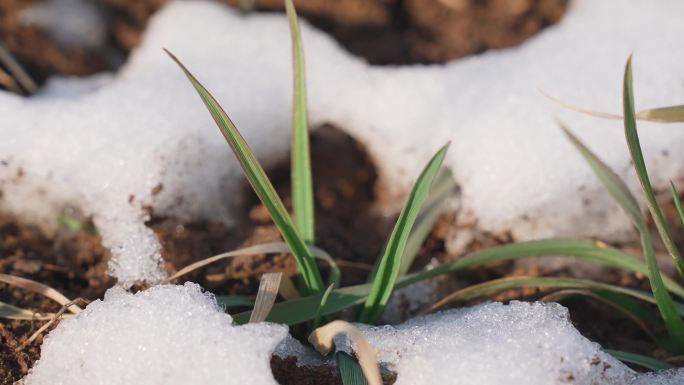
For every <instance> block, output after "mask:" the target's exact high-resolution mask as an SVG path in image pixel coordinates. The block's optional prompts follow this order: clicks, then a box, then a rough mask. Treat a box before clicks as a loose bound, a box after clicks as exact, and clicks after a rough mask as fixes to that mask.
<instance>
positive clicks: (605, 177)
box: [561, 124, 644, 227]
mask: <svg viewBox="0 0 684 385" xmlns="http://www.w3.org/2000/svg"><path fill="white" fill-rule="evenodd" d="M561 128H562V129H563V132H565V135H566V136H567V137H568V139H570V142H571V143H572V144H573V145H574V146H575V148H576V149H577V150H578V151H579V152H580V154H581V155H582V157H584V159H585V160H586V161H587V163H589V166H591V168H592V170H593V171H594V173H595V174H596V176H597V177H598V178H599V180H600V181H601V183H603V185H604V187H605V188H606V189H607V190H608V192H609V193H610V195H612V196H613V199H615V201H616V202H617V203H618V204H619V205H620V206H621V207H622V209H623V210H624V211H625V212H626V213H627V215H628V216H629V219H630V220H631V221H632V222H633V223H635V224H637V227H639V224H640V223H642V222H644V216H643V214H642V213H641V209H640V208H639V204H638V203H637V201H636V199H635V198H634V195H632V192H631V191H629V188H627V185H625V184H624V182H622V180H621V179H620V177H619V176H617V174H615V173H614V172H613V170H611V169H610V167H608V166H606V165H605V164H604V163H603V161H602V160H601V159H599V158H598V157H597V156H596V155H594V153H593V152H592V151H591V150H589V148H588V147H587V146H585V145H584V143H582V142H581V141H580V140H579V139H578V138H577V137H576V136H575V135H574V134H573V133H572V132H571V131H570V130H569V129H568V128H567V127H565V126H563V125H562V124H561Z"/></svg>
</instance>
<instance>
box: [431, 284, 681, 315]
mask: <svg viewBox="0 0 684 385" xmlns="http://www.w3.org/2000/svg"><path fill="white" fill-rule="evenodd" d="M526 287H536V288H540V289H541V288H549V289H584V290H592V291H593V290H602V291H607V292H612V293H620V294H624V295H627V296H630V297H633V298H637V299H639V300H642V301H646V302H650V303H654V302H656V300H655V299H654V298H653V297H652V296H650V295H649V294H648V293H645V292H642V291H639V290H633V289H628V288H625V287H622V286H616V285H610V284H607V283H601V282H595V281H591V280H584V279H576V278H561V277H525V276H519V277H505V278H499V279H493V280H491V281H487V282H483V283H480V284H477V285H472V286H468V287H466V288H464V289H461V290H458V291H456V292H454V293H451V294H449V295H448V296H446V297H444V298H442V299H440V300H439V301H437V302H436V303H435V304H433V305H432V306H430V307H429V308H427V309H425V310H424V311H422V312H421V314H424V313H429V312H433V311H436V310H438V309H441V308H443V307H444V306H446V305H448V304H450V303H456V302H465V301H469V300H472V299H476V298H480V297H484V296H487V295H490V294H493V293H497V292H501V291H504V290H510V289H520V288H526ZM681 310H682V311H684V308H683V309H681Z"/></svg>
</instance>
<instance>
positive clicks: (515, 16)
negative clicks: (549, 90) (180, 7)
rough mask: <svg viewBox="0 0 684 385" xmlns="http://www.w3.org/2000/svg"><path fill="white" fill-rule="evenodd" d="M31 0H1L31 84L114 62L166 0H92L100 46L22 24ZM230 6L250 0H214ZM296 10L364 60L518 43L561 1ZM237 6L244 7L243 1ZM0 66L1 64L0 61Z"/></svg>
mask: <svg viewBox="0 0 684 385" xmlns="http://www.w3.org/2000/svg"><path fill="white" fill-rule="evenodd" d="M32 1H33V0H0V42H2V43H3V44H4V45H5V46H6V47H7V48H8V50H9V51H10V52H11V53H12V54H13V55H14V56H16V58H17V59H18V60H19V62H20V63H21V64H22V65H23V66H24V67H26V69H27V71H28V72H29V73H30V75H31V76H32V77H34V78H35V79H36V80H37V81H38V83H42V82H43V81H44V80H45V79H46V78H47V77H48V76H49V75H51V74H64V75H77V76H81V75H89V74H93V73H96V72H99V71H103V70H112V69H115V68H116V67H117V66H118V65H120V63H121V62H122V61H123V58H124V57H125V55H127V53H128V52H129V51H130V50H131V49H132V48H134V47H135V46H137V45H138V44H139V42H140V38H141V35H142V32H143V31H144V29H145V26H146V24H147V21H148V20H149V18H150V17H151V16H152V15H153V14H154V12H155V11H157V10H158V9H159V8H161V7H162V6H163V5H164V4H165V3H166V1H167V0H98V1H97V3H98V4H99V5H100V6H101V7H102V9H103V11H104V12H105V13H106V15H107V26H106V27H107V33H108V41H107V42H106V45H105V46H103V47H90V48H84V47H75V46H64V45H62V44H58V43H57V42H55V41H54V40H53V39H52V38H51V37H50V36H49V34H48V33H46V32H45V31H43V30H41V29H39V28H36V27H32V26H27V25H24V24H22V23H21V22H20V21H19V17H18V15H19V12H20V10H21V9H22V8H23V7H25V6H26V5H27V4H29V3H31V2H32ZM219 1H224V2H226V3H228V4H230V5H232V6H240V5H244V4H249V3H252V1H249V0H219ZM295 4H296V6H297V8H298V10H299V12H300V13H301V15H302V16H303V17H304V18H306V19H308V20H309V21H310V22H311V23H312V24H313V25H315V26H316V27H318V28H320V29H322V30H324V31H326V32H328V33H330V34H331V35H332V36H333V37H335V38H336V39H337V41H338V42H340V44H341V45H342V46H344V47H346V48H347V49H348V50H349V51H350V52H351V53H353V54H355V55H357V56H360V57H363V58H365V59H366V60H367V61H368V62H369V63H372V64H378V65H385V64H411V63H441V62H445V61H448V60H451V59H455V58H459V57H463V56H467V55H471V54H474V53H480V52H483V51H486V50H488V49H496V48H504V47H511V46H515V45H517V44H520V43H522V42H523V41H525V40H526V39H528V38H529V37H530V36H533V35H534V34H536V33H537V32H538V31H539V30H541V29H542V28H544V27H546V26H548V25H550V24H553V23H555V22H557V21H558V20H559V19H560V18H561V17H562V16H563V14H564V12H565V9H566V7H567V0H513V1H509V0H477V1H475V0H336V1H329V0H298V1H295ZM243 8H244V7H243ZM248 8H250V10H251V11H259V12H275V11H277V12H282V10H283V1H282V0H255V1H253V6H250V7H248ZM0 68H1V66H0Z"/></svg>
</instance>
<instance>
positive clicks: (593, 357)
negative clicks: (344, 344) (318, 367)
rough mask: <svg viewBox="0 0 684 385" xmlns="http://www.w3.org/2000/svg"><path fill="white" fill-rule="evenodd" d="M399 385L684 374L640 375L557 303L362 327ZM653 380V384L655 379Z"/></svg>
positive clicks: (665, 384)
mask: <svg viewBox="0 0 684 385" xmlns="http://www.w3.org/2000/svg"><path fill="white" fill-rule="evenodd" d="M360 327H361V330H362V332H363V333H364V334H365V335H366V337H367V338H368V340H369V342H370V344H371V345H372V346H373V348H374V349H375V350H376V352H377V354H378V359H379V361H380V362H382V363H383V364H384V365H385V366H386V367H387V368H388V369H389V370H392V371H394V372H396V373H397V381H396V383H395V384H396V385H404V384H410V385H423V384H425V385H427V384H459V385H471V384H472V385H500V384H526V385H552V384H558V385H560V384H573V385H628V384H633V385H637V384H639V385H641V384H646V383H648V384H659V385H677V384H681V383H682V380H683V379H684V370H680V371H678V372H677V371H672V372H658V373H654V374H648V375H637V374H636V373H635V372H634V371H632V370H631V369H629V368H628V367H627V366H625V365H624V364H622V363H621V362H619V361H617V360H616V359H615V358H613V357H612V356H610V355H608V354H607V353H605V352H604V351H602V350H601V347H600V346H599V345H598V344H596V343H593V342H591V341H589V340H587V339H586V338H584V337H583V336H582V335H580V334H579V332H578V331H577V330H576V329H575V328H574V327H573V326H572V323H571V322H570V320H569V317H568V311H567V309H565V308H564V307H562V306H561V305H558V304H544V303H526V302H517V301H513V302H511V303H510V304H509V305H503V304H501V303H487V304H483V305H479V306H475V307H471V308H463V309H458V310H451V311H445V312H441V313H436V314H432V315H428V316H425V317H421V318H416V319H413V320H411V321H408V322H406V323H404V324H401V325H399V326H380V327H371V326H364V325H360ZM649 381H650V382H649Z"/></svg>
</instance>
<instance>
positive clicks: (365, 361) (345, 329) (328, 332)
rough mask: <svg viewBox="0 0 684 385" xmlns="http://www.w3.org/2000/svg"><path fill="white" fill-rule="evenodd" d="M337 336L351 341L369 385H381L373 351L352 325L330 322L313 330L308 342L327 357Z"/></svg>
mask: <svg viewBox="0 0 684 385" xmlns="http://www.w3.org/2000/svg"><path fill="white" fill-rule="evenodd" d="M339 334H346V335H347V337H348V338H349V340H351V342H352V344H353V346H354V350H355V351H356V355H357V356H358V359H359V360H358V364H359V367H360V369H361V371H362V372H363V375H364V377H366V381H367V382H368V384H369V385H382V377H381V376H380V368H379V367H378V361H377V358H376V356H375V351H374V350H373V348H372V347H371V346H370V344H369V343H368V341H367V340H366V337H364V335H363V333H361V332H360V331H359V329H357V328H356V327H355V326H354V325H352V324H350V323H349V322H345V321H332V322H330V323H329V324H327V325H325V326H323V327H320V328H318V329H316V330H314V331H313V332H312V333H311V334H310V335H309V338H308V340H309V342H310V343H311V345H313V346H314V347H315V348H316V350H317V351H318V352H319V353H321V354H322V355H324V356H325V355H327V354H329V353H330V352H331V351H332V350H333V346H334V344H335V337H336V336H337V335H339Z"/></svg>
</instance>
